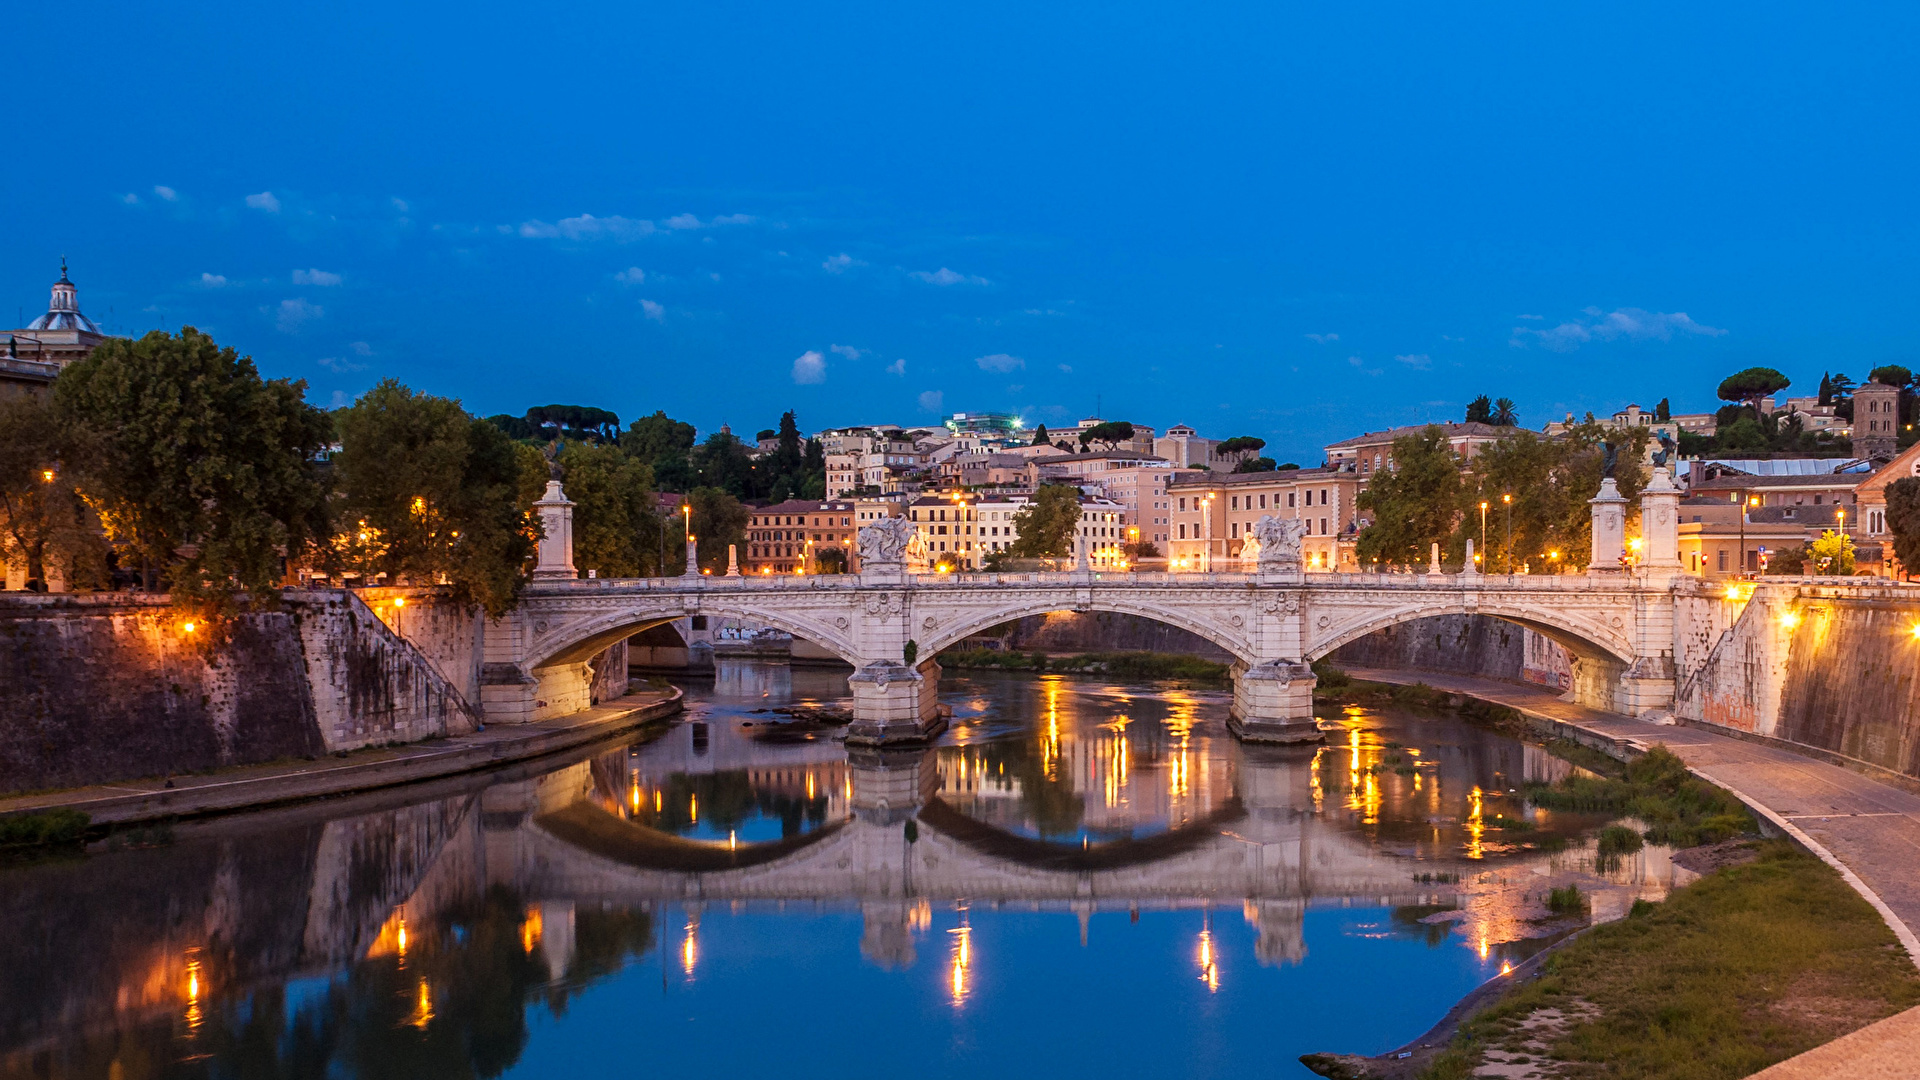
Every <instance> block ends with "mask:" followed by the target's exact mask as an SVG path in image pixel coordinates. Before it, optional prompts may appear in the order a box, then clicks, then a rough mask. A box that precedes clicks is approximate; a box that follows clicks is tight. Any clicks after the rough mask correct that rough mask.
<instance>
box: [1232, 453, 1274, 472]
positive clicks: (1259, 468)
mask: <svg viewBox="0 0 1920 1080" xmlns="http://www.w3.org/2000/svg"><path fill="white" fill-rule="evenodd" d="M1275 468H1277V466H1275V465H1274V463H1273V459H1272V458H1270V457H1250V458H1242V459H1241V460H1240V464H1238V465H1235V466H1234V467H1233V471H1234V472H1237V473H1243V472H1272V471H1273V470H1274V469H1275Z"/></svg>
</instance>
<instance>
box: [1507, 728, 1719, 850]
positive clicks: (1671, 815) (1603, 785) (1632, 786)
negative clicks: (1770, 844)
mask: <svg viewBox="0 0 1920 1080" xmlns="http://www.w3.org/2000/svg"><path fill="white" fill-rule="evenodd" d="M1526 797H1527V801H1528V802H1530V803H1532V804H1533V805H1535V806H1539V807H1544V808H1546V809H1548V810H1573V811H1583V812H1587V813H1606V814H1618V815H1623V816H1626V817H1632V818H1637V819H1638V820H1640V821H1643V822H1645V823H1646V824H1647V829H1646V831H1645V833H1644V835H1645V837H1646V839H1648V840H1651V841H1653V842H1654V843H1656V844H1668V845H1670V846H1672V847H1676V848H1684V847H1694V846H1697V845H1700V844H1714V843H1718V842H1720V841H1722V840H1729V839H1732V838H1733V837H1735V836H1739V835H1741V834H1743V833H1750V832H1753V831H1754V823H1753V815H1752V814H1750V813H1748V812H1747V808H1746V806H1745V805H1744V804H1742V803H1741V802H1740V800H1739V799H1736V798H1734V797H1733V796H1732V795H1729V794H1727V793H1726V792H1725V791H1724V790H1722V789H1720V788H1717V787H1715V786H1713V785H1712V784H1709V783H1707V782H1706V781H1705V780H1701V779H1699V778H1697V777H1695V776H1694V775H1693V774H1692V773H1690V772H1688V771H1687V765H1686V762H1684V761H1681V760H1680V758H1679V756H1678V755H1677V754H1675V753H1674V752H1673V751H1671V750H1668V749H1667V748H1666V747H1664V746H1656V747H1654V748H1653V749H1652V750H1649V751H1647V752H1646V753H1644V754H1642V755H1640V756H1639V757H1637V758H1634V759H1633V760H1632V761H1630V762H1628V763H1627V767H1626V770H1625V775H1623V776H1617V777H1615V776H1598V777H1594V776H1569V777H1567V778H1566V779H1565V780H1562V781H1560V782H1559V783H1556V784H1553V785H1552V786H1548V785H1546V784H1529V785H1527V788H1526Z"/></svg>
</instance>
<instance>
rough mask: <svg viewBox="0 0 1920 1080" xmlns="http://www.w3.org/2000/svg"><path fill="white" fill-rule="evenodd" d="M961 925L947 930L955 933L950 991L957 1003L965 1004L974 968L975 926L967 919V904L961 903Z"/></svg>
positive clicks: (954, 1001) (949, 978)
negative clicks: (969, 979)
mask: <svg viewBox="0 0 1920 1080" xmlns="http://www.w3.org/2000/svg"><path fill="white" fill-rule="evenodd" d="M959 911H960V925H959V926H956V927H954V928H953V929H951V930H949V931H947V933H949V934H951V935H953V947H952V950H951V952H952V954H953V955H952V961H953V962H952V970H951V972H950V974H949V976H948V987H947V989H948V992H949V993H950V994H951V995H952V996H953V1003H954V1004H955V1005H961V1004H964V1003H965V1002H966V1000H967V994H968V992H969V986H968V977H969V976H970V975H971V974H972V969H973V926H972V925H971V924H970V923H969V922H968V921H967V905H966V904H965V903H961V904H960V905H959Z"/></svg>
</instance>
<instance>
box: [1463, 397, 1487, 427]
mask: <svg viewBox="0 0 1920 1080" xmlns="http://www.w3.org/2000/svg"><path fill="white" fill-rule="evenodd" d="M1466 421H1467V423H1469V424H1491V423H1493V399H1492V398H1490V397H1488V396H1487V395H1485V394H1481V395H1480V396H1479V397H1477V398H1474V399H1473V400H1472V401H1469V402H1467V415H1466Z"/></svg>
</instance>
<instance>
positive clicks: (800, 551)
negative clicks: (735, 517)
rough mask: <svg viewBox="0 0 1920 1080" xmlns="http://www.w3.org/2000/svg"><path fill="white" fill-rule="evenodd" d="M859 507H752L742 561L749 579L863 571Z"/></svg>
mask: <svg viewBox="0 0 1920 1080" xmlns="http://www.w3.org/2000/svg"><path fill="white" fill-rule="evenodd" d="M855 509H856V508H855V505H854V503H853V502H851V501H848V500H844V499H828V500H825V501H821V500H817V499H789V500H787V501H786V502H783V503H775V504H773V505H772V506H762V507H754V508H751V514H750V515H749V516H748V518H747V550H746V551H745V552H744V553H743V557H742V558H741V560H740V571H741V573H745V574H764V575H771V574H800V573H806V574H816V573H820V572H821V571H822V570H823V569H826V570H832V569H834V568H835V567H838V569H839V571H840V572H845V573H854V572H857V571H858V570H859V569H860V567H859V557H860V556H859V552H860V545H859V540H858V537H859V527H858V526H857V525H856V524H855V522H854V512H855Z"/></svg>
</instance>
